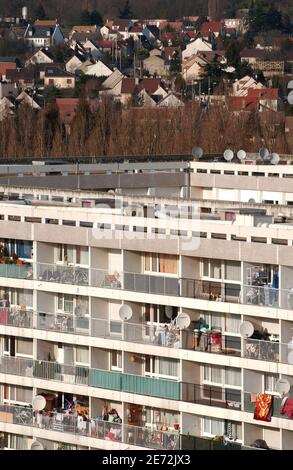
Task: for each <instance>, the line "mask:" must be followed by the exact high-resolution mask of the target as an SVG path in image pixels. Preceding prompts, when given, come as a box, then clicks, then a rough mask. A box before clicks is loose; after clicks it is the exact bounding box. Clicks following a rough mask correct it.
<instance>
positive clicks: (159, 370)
mask: <svg viewBox="0 0 293 470" xmlns="http://www.w3.org/2000/svg"><path fill="white" fill-rule="evenodd" d="M178 365H179V361H177V360H176V359H169V358H163V357H153V356H146V358H145V375H160V376H167V377H178Z"/></svg>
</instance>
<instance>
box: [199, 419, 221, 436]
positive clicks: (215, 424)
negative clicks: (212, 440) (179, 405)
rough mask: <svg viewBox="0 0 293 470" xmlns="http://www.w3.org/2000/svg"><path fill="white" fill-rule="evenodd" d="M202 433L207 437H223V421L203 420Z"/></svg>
mask: <svg viewBox="0 0 293 470" xmlns="http://www.w3.org/2000/svg"><path fill="white" fill-rule="evenodd" d="M203 432H204V434H205V435H208V436H223V435H224V421H223V420H222V419H216V418H207V417H206V418H203Z"/></svg>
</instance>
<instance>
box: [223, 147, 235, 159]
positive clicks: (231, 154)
mask: <svg viewBox="0 0 293 470" xmlns="http://www.w3.org/2000/svg"><path fill="white" fill-rule="evenodd" d="M223 156H224V158H225V160H226V161H227V162H230V161H231V160H233V157H234V152H233V150H230V149H227V150H225V152H224V154H223Z"/></svg>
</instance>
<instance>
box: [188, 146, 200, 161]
mask: <svg viewBox="0 0 293 470" xmlns="http://www.w3.org/2000/svg"><path fill="white" fill-rule="evenodd" d="M191 153H192V156H193V157H194V158H198V159H200V158H201V157H202V156H203V149H202V148H200V147H193V149H192V152H191Z"/></svg>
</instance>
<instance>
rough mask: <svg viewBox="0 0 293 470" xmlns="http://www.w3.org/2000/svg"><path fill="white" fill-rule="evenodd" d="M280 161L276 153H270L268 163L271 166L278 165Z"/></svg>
mask: <svg viewBox="0 0 293 470" xmlns="http://www.w3.org/2000/svg"><path fill="white" fill-rule="evenodd" d="M279 161H280V155H279V154H278V153H272V155H271V156H270V162H271V164H272V165H278V163H279Z"/></svg>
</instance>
